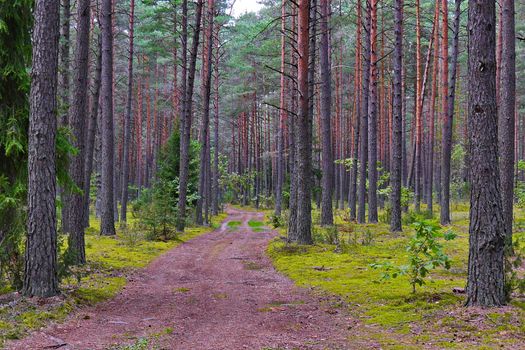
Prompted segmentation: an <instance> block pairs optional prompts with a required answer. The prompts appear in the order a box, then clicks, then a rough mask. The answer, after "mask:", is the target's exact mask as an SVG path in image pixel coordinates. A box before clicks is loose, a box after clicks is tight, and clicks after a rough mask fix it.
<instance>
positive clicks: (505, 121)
mask: <svg viewBox="0 0 525 350" xmlns="http://www.w3.org/2000/svg"><path fill="white" fill-rule="evenodd" d="M501 5H502V21H501V28H500V31H501V32H502V54H501V73H500V89H501V90H500V100H499V101H500V102H499V104H498V106H499V116H498V133H499V134H498V138H499V156H500V178H501V194H502V201H503V220H504V224H505V232H506V236H507V241H506V245H507V248H508V249H512V213H513V205H514V162H515V159H514V152H515V149H514V138H515V129H514V128H515V125H514V124H515V113H516V33H515V24H514V22H515V21H514V0H502V2H501Z"/></svg>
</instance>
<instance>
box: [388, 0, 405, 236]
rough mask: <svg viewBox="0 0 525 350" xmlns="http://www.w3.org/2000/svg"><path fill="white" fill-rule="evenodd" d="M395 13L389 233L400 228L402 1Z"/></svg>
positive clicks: (399, 2) (398, 230) (396, 7)
mask: <svg viewBox="0 0 525 350" xmlns="http://www.w3.org/2000/svg"><path fill="white" fill-rule="evenodd" d="M394 7H395V9H394V11H395V24H394V35H395V39H394V40H395V46H394V77H393V79H394V101H393V102H394V108H393V118H392V174H391V176H392V177H391V186H392V194H391V200H392V202H391V210H392V212H391V218H390V220H391V221H390V231H392V232H400V231H401V230H402V226H401V186H402V183H401V181H402V179H401V177H402V176H401V175H402V174H401V172H402V152H403V148H402V142H403V98H402V95H403V91H402V89H403V87H402V74H403V72H402V70H403V0H396V1H395V3H394Z"/></svg>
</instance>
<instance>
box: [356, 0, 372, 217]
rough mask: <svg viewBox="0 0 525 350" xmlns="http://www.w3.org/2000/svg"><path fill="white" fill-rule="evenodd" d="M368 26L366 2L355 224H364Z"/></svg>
mask: <svg viewBox="0 0 525 350" xmlns="http://www.w3.org/2000/svg"><path fill="white" fill-rule="evenodd" d="M370 24H371V8H370V2H369V1H367V2H366V22H365V25H364V29H365V33H364V34H365V45H364V50H365V52H364V57H363V59H364V61H363V88H362V92H363V99H362V105H361V108H362V111H361V132H360V138H361V141H360V144H361V147H360V149H359V163H360V165H359V190H358V192H357V201H358V211H357V222H358V223H360V224H363V223H365V220H366V208H365V205H366V177H367V169H366V168H367V163H368V96H369V85H370V49H371V46H370V45H371V43H370Z"/></svg>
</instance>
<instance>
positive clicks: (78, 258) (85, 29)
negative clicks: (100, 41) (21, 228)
mask: <svg viewBox="0 0 525 350" xmlns="http://www.w3.org/2000/svg"><path fill="white" fill-rule="evenodd" d="M90 6H91V3H90V0H79V2H78V5H77V42H76V50H75V70H74V73H73V82H74V85H73V100H72V103H71V107H70V109H69V115H70V121H69V123H70V127H71V130H72V133H73V145H74V146H75V147H76V148H77V150H78V155H77V156H75V157H72V158H71V159H70V163H69V176H70V177H71V179H72V180H73V182H74V183H75V184H76V185H77V186H78V187H79V188H81V189H82V188H84V175H85V174H84V165H85V156H84V152H85V147H84V145H85V137H84V136H85V129H86V126H87V125H88V87H89V84H88V72H89V29H90V24H89V20H90V19H91V15H90V12H91V11H90ZM67 198H68V203H66V205H67V206H68V207H69V223H68V228H69V242H68V243H69V244H68V250H69V252H70V254H71V258H72V259H73V261H74V262H75V263H76V264H84V263H85V262H86V248H85V242H84V222H83V219H84V215H86V214H84V213H83V211H84V208H85V207H84V206H83V196H82V194H81V193H71V194H69V195H68V196H67Z"/></svg>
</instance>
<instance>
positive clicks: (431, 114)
mask: <svg viewBox="0 0 525 350" xmlns="http://www.w3.org/2000/svg"><path fill="white" fill-rule="evenodd" d="M434 23H435V24H434V26H435V28H434V39H433V41H434V57H433V59H434V60H433V63H432V92H431V97H430V112H429V116H428V118H429V136H428V137H429V142H428V146H429V147H428V170H427V171H428V188H427V210H428V212H430V213H432V212H433V211H434V208H433V207H434V199H433V197H434V142H435V124H436V96H437V89H438V81H437V79H438V67H439V1H436V4H435V11H434Z"/></svg>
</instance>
